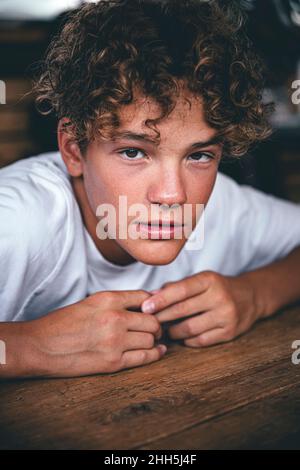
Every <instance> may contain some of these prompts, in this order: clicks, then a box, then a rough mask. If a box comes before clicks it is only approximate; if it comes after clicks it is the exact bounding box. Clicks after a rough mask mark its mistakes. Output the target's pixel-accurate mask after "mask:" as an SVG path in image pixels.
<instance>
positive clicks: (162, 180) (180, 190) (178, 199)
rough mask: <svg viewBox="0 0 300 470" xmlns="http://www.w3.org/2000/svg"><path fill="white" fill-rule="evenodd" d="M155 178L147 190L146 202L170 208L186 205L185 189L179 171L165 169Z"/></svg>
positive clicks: (170, 168)
mask: <svg viewBox="0 0 300 470" xmlns="http://www.w3.org/2000/svg"><path fill="white" fill-rule="evenodd" d="M155 176H156V177H155V180H154V181H153V183H152V184H151V185H150V186H149V189H148V200H149V201H150V202H151V203H152V204H167V205H168V206H171V205H175V204H178V205H181V204H185V203H186V201H187V195H186V188H185V184H184V181H183V178H182V176H181V174H180V171H179V169H177V168H172V167H169V168H165V169H164V170H160V172H159V174H158V175H155Z"/></svg>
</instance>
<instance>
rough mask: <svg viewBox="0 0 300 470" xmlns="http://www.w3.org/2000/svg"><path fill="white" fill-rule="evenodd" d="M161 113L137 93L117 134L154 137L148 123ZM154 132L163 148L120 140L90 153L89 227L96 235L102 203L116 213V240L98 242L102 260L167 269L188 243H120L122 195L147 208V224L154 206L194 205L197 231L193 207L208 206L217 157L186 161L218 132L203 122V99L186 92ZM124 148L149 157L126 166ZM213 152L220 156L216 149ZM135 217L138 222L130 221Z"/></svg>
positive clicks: (94, 145) (87, 165)
mask: <svg viewBox="0 0 300 470" xmlns="http://www.w3.org/2000/svg"><path fill="white" fill-rule="evenodd" d="M186 98H188V99H189V102H190V104H189V102H187V101H186ZM159 114H160V109H159V106H158V104H157V103H155V102H154V101H152V100H151V99H145V97H143V96H141V95H138V94H137V95H136V98H135V102H133V103H131V104H130V105H126V106H124V107H123V108H121V111H120V122H121V125H120V127H119V129H118V132H121V131H124V130H126V131H130V132H132V133H138V134H141V133H147V134H148V135H151V136H152V137H154V136H155V133H153V131H151V129H149V127H147V126H146V125H145V122H146V120H147V119H155V118H156V117H157V116H158V115H159ZM156 128H157V130H158V131H159V132H160V141H159V145H156V146H155V145H152V144H149V143H143V142H141V141H139V142H134V141H133V140H127V139H125V140H124V139H121V140H120V141H113V140H112V141H109V142H104V141H98V142H97V143H96V142H93V143H91V144H90V145H89V147H88V150H87V154H86V161H85V163H84V185H85V191H86V195H87V198H88V201H89V205H90V207H91V209H92V211H91V212H92V213H93V215H94V220H93V223H92V224H91V225H93V227H94V230H96V225H97V222H98V221H97V218H96V216H95V214H96V210H97V207H98V206H99V205H100V204H103V203H109V204H112V205H113V206H114V207H115V208H116V213H117V234H116V235H117V239H116V240H111V239H107V240H98V241H97V246H98V248H99V249H100V251H101V252H102V253H103V254H104V256H107V257H108V259H110V260H111V261H112V262H114V263H116V264H120V263H121V264H123V263H125V264H126V259H128V263H130V262H132V261H133V260H138V261H141V262H143V263H145V264H152V265H162V264H168V263H170V262H172V261H173V260H174V259H175V258H176V257H177V256H178V254H179V252H180V251H181V249H182V248H183V246H184V244H185V242H186V239H185V238H183V239H181V240H178V239H177V240H174V239H173V240H151V239H150V240H146V239H138V240H132V239H130V238H128V239H126V240H122V239H118V229H119V226H118V216H119V196H122V195H124V196H127V205H128V207H130V206H131V205H133V204H143V205H144V206H145V207H146V208H147V211H148V214H149V220H151V217H150V214H151V207H153V206H154V205H155V206H156V207H157V206H158V205H161V204H168V205H169V206H171V205H172V204H177V205H179V206H182V207H183V204H191V205H192V207H193V228H194V227H195V225H196V222H197V220H196V212H195V206H196V204H204V205H206V204H207V202H208V199H209V197H210V194H211V192H212V189H213V186H214V183H215V178H216V175H217V169H218V160H219V159H218V158H215V159H214V160H212V161H211V162H210V163H209V164H207V165H206V166H205V165H202V167H200V166H196V164H195V162H194V163H191V162H190V161H189V162H188V160H187V158H188V155H190V154H193V153H195V152H197V150H195V149H193V150H192V149H191V148H190V146H191V144H192V143H194V142H199V141H208V140H209V139H211V138H212V137H214V135H215V130H214V129H212V128H210V127H209V126H208V125H207V124H206V122H205V120H204V117H203V109H202V105H201V100H200V99H199V98H197V97H194V96H193V95H191V94H190V93H189V92H187V91H183V92H182V94H181V96H180V98H179V99H178V100H177V102H176V107H175V108H174V110H173V111H172V113H171V114H170V115H169V116H168V117H167V118H165V119H164V120H163V121H161V122H160V123H159V124H157V126H156ZM126 148H137V149H139V150H141V151H142V152H144V153H145V154H146V156H145V159H143V160H140V161H135V162H133V161H125V160H124V159H122V158H121V155H120V153H118V152H119V151H120V150H122V149H126ZM187 149H188V150H187ZM214 150H215V152H216V149H214ZM210 151H211V150H210ZM172 215H174V212H172ZM133 218H135V217H131V219H133ZM137 218H139V214H137ZM175 218H176V214H175ZM129 219H130V218H129ZM139 220H141V217H140V218H139ZM129 222H130V220H129ZM124 260H125V261H124Z"/></svg>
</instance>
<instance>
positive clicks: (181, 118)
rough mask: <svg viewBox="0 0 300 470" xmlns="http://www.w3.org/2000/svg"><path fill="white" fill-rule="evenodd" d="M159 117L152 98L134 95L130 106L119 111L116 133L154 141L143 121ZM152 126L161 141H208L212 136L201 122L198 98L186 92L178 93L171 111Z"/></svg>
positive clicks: (203, 120) (153, 135)
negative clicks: (139, 135) (125, 132)
mask: <svg viewBox="0 0 300 470" xmlns="http://www.w3.org/2000/svg"><path fill="white" fill-rule="evenodd" d="M160 114H161V109H160V106H159V104H158V103H157V102H156V101H155V100H154V99H152V98H150V97H146V96H143V95H141V94H136V95H135V99H134V101H133V102H132V103H130V104H129V105H126V106H123V107H122V108H121V109H120V113H119V117H120V127H119V129H118V131H122V130H123V129H126V130H130V131H132V132H144V133H147V134H148V135H149V136H151V137H153V138H155V136H156V133H155V132H154V131H153V130H152V128H149V126H146V121H147V120H148V119H157V118H158V117H159V116H160ZM151 127H152V126H151ZM155 127H156V129H157V130H158V131H159V132H160V141H161V142H163V141H164V140H168V139H169V138H170V137H173V139H174V136H176V137H177V138H180V137H182V136H185V138H187V139H188V138H189V136H190V137H192V136H195V135H197V136H198V137H201V136H203V137H206V138H210V137H212V136H214V135H215V133H216V132H215V130H214V129H212V128H211V127H210V126H209V125H208V124H207V123H206V121H205V118H204V110H203V105H202V101H201V97H199V96H195V95H193V94H191V93H189V92H188V91H182V92H181V94H180V96H179V97H178V98H177V99H176V104H175V108H174V109H173V111H172V112H171V113H170V115H169V116H167V117H165V118H164V119H163V120H162V121H161V122H159V123H157V124H155Z"/></svg>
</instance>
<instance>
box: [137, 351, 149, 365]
mask: <svg viewBox="0 0 300 470" xmlns="http://www.w3.org/2000/svg"><path fill="white" fill-rule="evenodd" d="M147 357H148V354H147V351H143V350H141V351H138V352H137V360H138V362H139V363H143V362H145V361H146V360H147Z"/></svg>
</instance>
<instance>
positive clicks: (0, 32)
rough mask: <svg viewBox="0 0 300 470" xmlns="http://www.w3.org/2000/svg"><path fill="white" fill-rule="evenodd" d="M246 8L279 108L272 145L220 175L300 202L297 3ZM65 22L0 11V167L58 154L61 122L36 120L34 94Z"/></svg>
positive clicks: (263, 0) (276, 1) (277, 1)
mask: <svg viewBox="0 0 300 470" xmlns="http://www.w3.org/2000/svg"><path fill="white" fill-rule="evenodd" d="M13 1H14V0H12V3H13ZM24 1H26V0H24ZM241 3H242V4H243V6H244V7H245V9H247V11H248V14H249V21H248V30H249V35H250V37H251V38H252V40H253V42H254V44H255V46H256V48H257V49H258V51H259V52H260V54H261V56H262V57H263V58H264V60H265V62H266V64H267V68H268V76H267V83H266V88H267V89H266V96H268V97H269V98H270V99H271V100H273V101H275V103H277V111H276V113H275V115H274V117H273V127H274V133H273V135H272V136H271V137H270V138H269V139H268V141H267V142H264V143H263V144H260V145H259V146H258V147H257V148H256V149H255V150H253V151H252V152H251V154H249V155H246V156H245V157H243V158H242V159H241V160H239V161H237V160H233V161H227V162H224V163H223V164H222V165H221V171H223V172H224V173H226V174H229V175H230V176H232V177H233V178H234V179H235V180H236V181H238V182H239V183H242V184H250V185H252V186H254V187H256V188H258V189H261V190H263V191H265V192H267V193H271V194H274V195H276V196H279V197H283V198H287V199H290V200H293V201H297V202H300V105H295V104H293V103H292V100H291V95H292V93H293V92H294V91H295V90H293V89H292V83H293V81H295V80H297V79H298V80H300V0H282V1H281V0H256V1H255V0H241ZM63 16H64V14H63V13H62V14H60V15H58V16H56V17H55V18H52V19H49V20H45V19H43V20H36V19H35V20H34V21H33V20H30V19H29V20H28V19H27V20H23V21H22V20H20V19H18V20H13V19H5V18H4V17H2V18H1V5H0V59H1V60H0V80H3V81H5V83H6V93H7V97H6V104H1V105H0V167H1V166H5V165H7V164H9V163H11V162H13V161H15V160H17V159H19V158H26V157H27V156H31V155H34V154H37V153H39V152H45V151H50V150H56V149H57V139H56V124H57V123H56V120H55V118H53V117H44V116H40V115H39V114H38V113H37V111H36V110H35V107H34V104H33V99H32V95H31V94H30V89H31V77H32V76H33V74H34V72H35V70H36V69H37V67H38V64H39V60H40V59H42V57H43V54H44V52H45V50H46V48H47V46H48V44H49V41H50V39H51V37H52V36H53V34H55V32H56V31H57V29H58V27H59V25H60V23H61V21H62V18H63Z"/></svg>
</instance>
